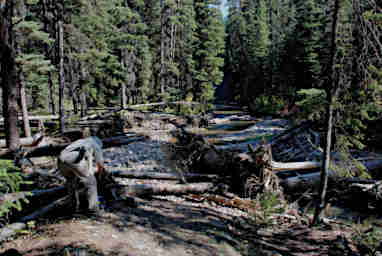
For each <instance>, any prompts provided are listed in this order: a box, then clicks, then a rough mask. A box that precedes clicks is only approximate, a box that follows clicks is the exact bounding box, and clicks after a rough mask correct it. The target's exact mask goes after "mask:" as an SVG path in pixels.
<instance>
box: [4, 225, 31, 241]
mask: <svg viewBox="0 0 382 256" xmlns="http://www.w3.org/2000/svg"><path fill="white" fill-rule="evenodd" d="M26 226H27V225H26V224H25V223H21V222H16V223H12V224H10V225H7V226H5V227H3V228H1V229H0V242H3V241H5V240H7V239H8V238H9V237H11V236H13V235H16V234H17V233H18V232H19V231H20V230H23V229H25V228H26Z"/></svg>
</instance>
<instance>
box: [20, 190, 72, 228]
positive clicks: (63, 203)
mask: <svg viewBox="0 0 382 256" xmlns="http://www.w3.org/2000/svg"><path fill="white" fill-rule="evenodd" d="M70 203H71V196H69V195H68V196H65V197H63V198H60V199H57V200H56V201H54V202H53V203H51V204H48V205H47V206H45V207H43V208H41V209H38V210H37V211H35V212H33V213H31V214H29V215H27V216H24V217H22V218H21V219H20V220H19V221H18V222H28V221H31V220H35V219H37V218H40V217H42V216H45V215H47V214H48V213H50V212H51V211H53V210H56V209H57V208H59V207H67V206H69V205H70Z"/></svg>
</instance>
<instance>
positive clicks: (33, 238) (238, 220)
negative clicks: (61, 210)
mask: <svg viewBox="0 0 382 256" xmlns="http://www.w3.org/2000/svg"><path fill="white" fill-rule="evenodd" d="M281 123H282V124H283V125H285V122H281ZM264 124H266V125H264ZM280 127H281V128H280ZM167 128H169V127H167ZM170 128H171V127H170ZM284 128H285V127H284ZM171 129H173V128H171ZM259 129H260V128H259ZM259 129H255V128H253V127H251V129H249V130H248V129H247V132H248V131H250V130H251V131H253V134H251V136H257V135H264V134H270V133H271V134H275V133H278V132H281V131H283V128H282V126H281V125H280V121H275V122H271V121H269V120H268V121H266V122H265V123H264V122H263V123H261V129H260V130H261V133H260V132H259ZM143 131H145V133H146V134H145V135H146V136H148V137H147V139H146V141H143V142H136V143H132V144H129V145H126V146H122V147H118V148H109V149H106V150H105V153H104V157H105V159H106V165H107V166H108V167H109V168H111V169H112V168H117V167H126V168H128V169H131V170H135V171H159V172H169V171H171V166H172V165H171V163H169V162H168V160H167V159H166V152H165V150H164V149H165V148H166V147H165V145H166V143H168V140H169V137H168V133H167V132H168V131H161V130H155V131H154V130H152V131H151V130H149V129H147V127H143V128H141V130H139V131H138V130H137V131H136V132H139V133H142V132H143ZM119 181H120V182H121V183H125V184H129V183H131V184H134V183H137V182H142V181H140V180H134V179H120V180H119ZM147 182H159V181H155V180H151V181H147ZM251 219H252V218H251V216H249V213H248V212H247V211H244V210H241V209H236V208H229V207H225V206H221V205H217V204H216V203H214V202H209V201H197V200H193V198H192V197H190V196H153V197H151V198H146V199H140V200H139V201H138V204H137V207H130V206H128V205H126V204H125V203H124V202H122V201H116V202H111V203H109V204H108V205H107V208H105V213H103V214H102V216H99V217H97V218H96V217H86V216H82V215H71V216H56V217H51V218H50V219H41V220H37V221H36V222H35V223H33V224H32V225H29V228H28V229H27V230H23V231H21V232H20V233H19V235H17V236H15V237H13V238H11V239H10V240H8V241H6V242H4V243H3V244H1V245H0V252H2V251H5V250H6V249H9V248H15V249H17V250H18V251H20V252H21V253H22V255H24V256H32V255H65V256H69V255H131V256H135V255H136V256H144V255H163V256H165V255H179V256H182V255H230V256H236V255H237V256H239V255H248V256H249V255H274V256H275V255H357V254H356V253H355V252H356V249H355V248H354V246H353V245H352V243H351V242H350V241H351V240H350V236H351V230H350V228H348V227H347V226H344V225H337V224H331V225H324V226H321V227H318V228H314V229H312V228H309V226H308V223H306V222H296V221H291V219H290V218H284V217H282V216H280V217H279V218H274V219H272V224H268V225H256V224H253V220H252V221H251ZM292 219H293V218H292ZM250 223H252V224H250Z"/></svg>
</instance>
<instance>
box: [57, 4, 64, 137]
mask: <svg viewBox="0 0 382 256" xmlns="http://www.w3.org/2000/svg"><path fill="white" fill-rule="evenodd" d="M59 6H60V7H59V8H60V10H59V14H58V59H59V62H58V77H59V84H60V85H59V105H60V106H59V115H60V132H61V133H64V131H65V105H64V91H65V77H64V30H63V16H64V3H63V1H61V2H60V4H59Z"/></svg>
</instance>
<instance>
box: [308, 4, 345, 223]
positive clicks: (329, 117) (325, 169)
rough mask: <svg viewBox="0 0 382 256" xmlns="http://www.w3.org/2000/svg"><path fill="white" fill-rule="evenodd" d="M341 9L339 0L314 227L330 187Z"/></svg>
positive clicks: (335, 8)
mask: <svg viewBox="0 0 382 256" xmlns="http://www.w3.org/2000/svg"><path fill="white" fill-rule="evenodd" d="M339 9H340V3H339V0H335V2H334V11H333V21H332V31H331V49H330V62H329V70H330V71H329V72H330V73H329V74H328V81H327V84H326V86H327V87H326V89H325V90H326V95H327V104H328V105H327V107H326V124H327V127H326V141H325V149H324V161H323V164H322V170H321V181H320V189H319V195H320V198H319V203H318V204H317V206H316V209H315V211H314V217H313V222H312V225H317V224H318V223H319V222H321V220H322V217H323V216H322V213H323V210H324V209H325V207H326V204H327V201H326V190H327V186H328V175H329V163H330V149H331V143H332V128H333V109H334V104H335V101H336V98H337V94H338V91H339V86H338V84H337V83H338V82H337V81H336V78H335V72H336V71H335V54H336V50H337V44H336V37H337V20H338V12H339Z"/></svg>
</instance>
